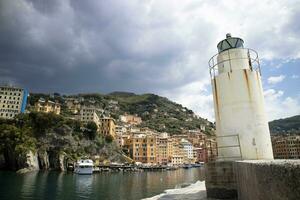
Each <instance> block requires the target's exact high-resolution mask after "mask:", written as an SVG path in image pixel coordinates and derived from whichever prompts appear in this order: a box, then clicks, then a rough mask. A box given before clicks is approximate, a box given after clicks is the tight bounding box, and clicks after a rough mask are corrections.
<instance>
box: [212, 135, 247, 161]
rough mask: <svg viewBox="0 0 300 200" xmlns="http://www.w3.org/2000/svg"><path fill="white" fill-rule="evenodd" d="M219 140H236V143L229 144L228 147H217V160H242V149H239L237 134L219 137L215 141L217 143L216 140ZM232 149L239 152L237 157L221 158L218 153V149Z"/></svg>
mask: <svg viewBox="0 0 300 200" xmlns="http://www.w3.org/2000/svg"><path fill="white" fill-rule="evenodd" d="M220 138H222V139H223V138H231V139H232V138H236V141H237V142H236V143H235V144H230V145H222V146H219V145H218V146H217V149H218V150H217V152H218V158H217V159H218V160H242V159H243V155H242V149H241V143H240V138H239V135H238V134H232V135H220V136H217V137H216V139H217V142H218V139H220ZM229 148H231V149H233V148H235V149H236V148H238V151H239V155H238V156H223V155H221V154H220V153H219V151H220V149H229Z"/></svg>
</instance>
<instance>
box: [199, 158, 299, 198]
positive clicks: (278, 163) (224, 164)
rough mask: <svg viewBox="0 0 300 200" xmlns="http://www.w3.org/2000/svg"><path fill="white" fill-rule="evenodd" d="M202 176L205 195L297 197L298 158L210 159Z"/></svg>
mask: <svg viewBox="0 0 300 200" xmlns="http://www.w3.org/2000/svg"><path fill="white" fill-rule="evenodd" d="M205 176H206V177H205V184H206V191H207V197H208V198H217V199H240V200H253V199H255V200H266V199H272V200H284V199H286V200H298V199H300V160H244V161H217V162H211V163H207V164H206V165H205Z"/></svg>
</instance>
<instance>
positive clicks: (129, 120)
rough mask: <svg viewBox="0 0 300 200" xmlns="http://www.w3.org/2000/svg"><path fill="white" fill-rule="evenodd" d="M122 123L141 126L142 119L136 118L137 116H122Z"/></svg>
mask: <svg viewBox="0 0 300 200" xmlns="http://www.w3.org/2000/svg"><path fill="white" fill-rule="evenodd" d="M120 121H121V122H124V123H129V124H132V125H139V124H141V123H142V118H140V117H138V116H136V115H127V114H126V115H121V116H120Z"/></svg>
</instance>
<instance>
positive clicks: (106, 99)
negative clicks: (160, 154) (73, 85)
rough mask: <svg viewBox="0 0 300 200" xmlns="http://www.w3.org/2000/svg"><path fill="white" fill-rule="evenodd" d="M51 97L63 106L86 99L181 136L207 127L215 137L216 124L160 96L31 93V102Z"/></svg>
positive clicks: (89, 102)
mask: <svg viewBox="0 0 300 200" xmlns="http://www.w3.org/2000/svg"><path fill="white" fill-rule="evenodd" d="M47 96H48V98H49V99H52V100H58V101H59V102H61V103H62V104H63V105H64V99H65V98H67V97H75V98H79V97H84V102H82V104H84V105H93V106H96V107H99V108H102V109H104V110H105V111H106V113H107V114H109V115H111V116H112V117H113V118H115V119H118V117H119V115H123V114H124V113H128V114H137V115H138V116H140V117H141V118H142V120H143V122H142V124H141V126H142V127H149V128H151V129H153V130H156V131H159V132H168V133H170V134H180V133H182V131H183V130H193V129H200V127H201V126H202V127H203V125H204V126H205V131H204V132H205V133H206V134H213V127H214V125H213V123H212V122H210V121H208V120H207V119H204V118H201V117H199V116H197V115H196V114H195V113H194V112H193V111H192V110H190V109H188V108H186V107H184V106H182V105H180V104H178V103H175V102H172V101H170V100H169V99H167V98H165V97H161V96H158V95H156V94H135V93H132V92H121V91H116V92H112V93H109V94H100V93H89V94H77V95H59V94H57V93H56V95H48V94H31V96H30V100H29V102H30V104H31V105H33V104H34V102H35V101H37V99H38V98H39V97H43V98H45V97H46V98H47ZM112 102H114V103H112ZM115 102H117V104H115ZM62 114H63V115H68V112H67V110H66V106H62Z"/></svg>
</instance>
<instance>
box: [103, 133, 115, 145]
mask: <svg viewBox="0 0 300 200" xmlns="http://www.w3.org/2000/svg"><path fill="white" fill-rule="evenodd" d="M113 140H114V138H113V136H111V135H107V136H105V141H106V142H107V143H111V142H112V141H113Z"/></svg>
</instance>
